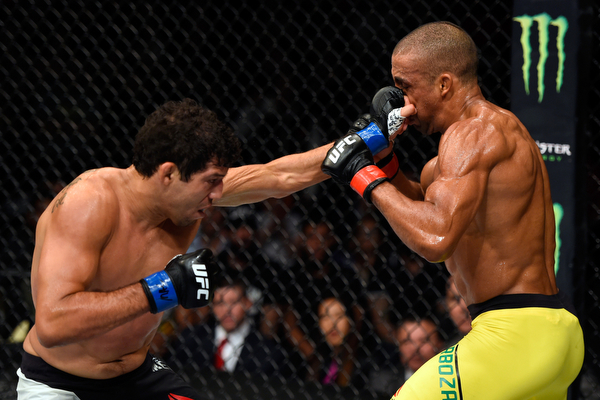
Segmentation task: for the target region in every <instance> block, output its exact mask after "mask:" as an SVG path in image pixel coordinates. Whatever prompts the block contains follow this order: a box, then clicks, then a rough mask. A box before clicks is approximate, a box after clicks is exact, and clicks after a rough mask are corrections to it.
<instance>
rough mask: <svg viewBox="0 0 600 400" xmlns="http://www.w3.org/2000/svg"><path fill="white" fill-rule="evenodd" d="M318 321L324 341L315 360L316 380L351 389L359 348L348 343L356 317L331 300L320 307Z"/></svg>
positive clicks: (318, 344)
mask: <svg viewBox="0 0 600 400" xmlns="http://www.w3.org/2000/svg"><path fill="white" fill-rule="evenodd" d="M318 318H319V332H320V334H321V338H322V340H320V341H319V342H318V343H317V354H316V356H315V357H312V359H311V360H312V362H311V369H312V373H313V378H314V379H315V380H318V381H319V382H321V383H322V384H323V385H336V384H337V385H339V386H348V384H349V383H350V381H351V378H352V375H353V374H354V372H355V369H356V365H355V357H356V354H355V352H356V348H355V346H353V345H352V344H350V343H348V339H349V338H350V337H351V335H352V334H353V331H354V323H353V320H352V317H351V316H350V315H348V310H347V309H346V306H344V304H343V303H342V302H341V301H339V300H338V299H336V298H335V297H328V298H326V299H324V300H323V301H321V302H320V304H319V307H318Z"/></svg>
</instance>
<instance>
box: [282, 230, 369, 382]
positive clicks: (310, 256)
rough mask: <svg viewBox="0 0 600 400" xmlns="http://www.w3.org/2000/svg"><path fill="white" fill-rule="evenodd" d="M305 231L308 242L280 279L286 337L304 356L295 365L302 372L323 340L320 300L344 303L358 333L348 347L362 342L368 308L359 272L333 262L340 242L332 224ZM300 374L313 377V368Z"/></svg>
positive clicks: (303, 245) (300, 248) (350, 340)
mask: <svg viewBox="0 0 600 400" xmlns="http://www.w3.org/2000/svg"><path fill="white" fill-rule="evenodd" d="M303 232H304V235H305V238H306V239H305V240H304V242H302V243H301V245H300V246H299V247H298V251H297V254H296V257H295V260H294V262H293V263H292V264H291V265H290V266H289V267H288V268H287V269H286V273H287V274H288V275H287V276H286V277H283V276H282V277H280V279H279V281H280V283H281V284H282V288H281V291H282V292H284V293H285V294H286V297H287V302H288V303H287V307H286V309H285V316H284V318H285V323H284V326H285V328H286V330H287V332H286V337H287V338H288V340H289V342H290V344H291V345H292V347H293V348H294V349H295V350H296V351H297V353H298V354H299V355H300V356H301V359H302V360H298V362H296V363H295V364H296V366H297V367H298V368H300V369H304V368H306V367H308V366H309V365H310V363H311V359H312V358H313V357H315V350H316V343H318V341H319V337H320V333H319V325H318V318H317V316H318V307H319V304H320V302H321V300H323V299H326V298H329V297H335V298H337V299H338V300H339V301H341V302H342V303H343V304H344V306H345V307H346V310H347V311H348V313H349V315H350V316H351V318H352V322H353V325H354V327H355V329H354V331H355V332H356V333H357V334H356V335H353V337H351V338H348V344H349V345H350V346H354V347H356V346H357V345H358V340H359V339H360V335H359V332H361V329H362V322H363V317H364V309H365V301H364V296H363V289H362V285H361V283H360V280H359V279H358V278H357V276H356V273H355V272H354V271H353V270H352V269H350V268H345V267H342V266H340V265H339V264H338V263H337V262H335V260H334V252H335V251H336V245H337V243H336V238H335V236H334V234H333V232H332V230H331V227H330V226H329V224H328V223H327V222H320V223H318V224H316V225H314V224H313V223H311V222H308V223H306V225H305V226H304V229H303ZM299 373H300V374H304V373H306V374H308V376H311V375H312V374H311V371H310V368H306V372H302V371H299Z"/></svg>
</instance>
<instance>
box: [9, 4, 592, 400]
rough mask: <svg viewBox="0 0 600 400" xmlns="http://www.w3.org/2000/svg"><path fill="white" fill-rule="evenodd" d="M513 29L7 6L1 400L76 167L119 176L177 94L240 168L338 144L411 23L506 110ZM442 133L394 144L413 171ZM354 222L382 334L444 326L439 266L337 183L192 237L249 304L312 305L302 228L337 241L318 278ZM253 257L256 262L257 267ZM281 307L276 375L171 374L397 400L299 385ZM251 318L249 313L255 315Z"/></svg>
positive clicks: (586, 254)
mask: <svg viewBox="0 0 600 400" xmlns="http://www.w3.org/2000/svg"><path fill="white" fill-rule="evenodd" d="M248 3H250V2H248ZM579 7H580V15H581V18H580V28H581V30H582V34H581V48H582V49H583V51H582V52H581V55H580V59H579V87H578V98H577V105H578V107H577V110H578V112H577V114H578V120H577V149H578V152H577V160H576V162H577V166H576V169H577V174H576V178H575V184H576V202H577V210H578V214H577V217H576V223H577V228H576V236H577V238H576V243H577V256H576V257H575V265H574V270H573V293H574V300H575V303H576V306H577V309H578V312H579V314H580V317H581V323H582V326H583V329H584V332H585V337H586V344H587V351H586V359H585V365H584V370H583V372H582V375H581V377H580V379H579V380H578V383H577V385H575V386H574V388H573V390H572V394H571V397H572V398H586V399H591V398H595V399H597V398H600V395H598V392H600V359H599V357H600V338H599V329H600V299H599V297H600V272H599V268H600V206H599V205H600V161H599V160H600V135H599V134H598V133H599V131H600V44H599V42H600V41H599V30H600V29H599V28H600V16H599V12H600V6H599V4H598V2H597V1H592V0H589V1H587V0H580V1H579ZM511 17H512V2H511V1H467V0H465V1H459V0H448V1H441V0H440V1H402V0H401V1H394V2H388V1H373V2H371V1H355V2H352V1H327V0H320V1H302V2H299V1H298V2H276V1H267V2H264V1H263V2H255V3H254V4H253V5H251V4H247V3H245V2H239V1H230V0H221V1H219V2H192V1H190V2H185V1H177V0H175V1H169V2H158V1H155V2H137V1H132V2H116V1H114V2H113V1H95V2H84V1H66V0H65V1H32V0H30V1H18V2H17V1H3V2H2V3H1V4H0V50H1V54H0V59H1V62H0V112H1V115H0V135H1V142H2V146H1V147H0V179H1V187H0V206H1V211H0V226H1V236H0V246H1V249H2V251H1V255H0V341H1V342H0V343H1V350H0V399H12V398H14V397H15V394H14V387H15V384H16V379H15V370H16V369H17V367H18V364H19V362H20V353H19V351H20V348H21V344H20V343H19V342H20V341H21V340H22V337H23V333H24V332H26V331H27V329H28V327H29V326H30V324H31V323H32V322H33V320H34V312H33V308H32V302H31V295H30V290H29V269H30V263H31V253H32V249H33V237H34V228H35V222H36V219H37V215H39V213H40V212H41V210H43V207H44V205H45V204H47V202H48V199H49V198H51V197H52V196H53V195H54V193H56V192H57V191H58V190H60V188H61V187H62V186H63V185H64V184H66V183H68V182H70V181H71V180H72V179H73V178H74V177H75V176H77V175H78V174H79V173H81V172H83V171H85V170H88V169H90V168H97V167H101V166H115V167H126V166H128V165H129V164H130V160H131V158H130V155H131V150H132V143H133V138H134V135H135V133H136V132H137V129H138V128H139V127H140V126H141V125H142V124H143V122H144V119H145V117H146V116H147V115H148V114H149V113H150V112H151V111H153V110H154V109H155V108H156V107H157V106H158V105H160V104H162V103H164V102H165V101H167V100H179V99H182V98H186V97H189V98H192V99H195V100H197V101H198V102H200V103H203V104H204V105H206V106H207V107H208V108H210V109H212V110H214V111H216V112H217V113H218V115H219V116H220V117H221V118H222V119H223V120H225V121H226V122H227V123H228V124H230V125H231V126H232V127H233V128H234V129H235V131H236V132H237V134H238V136H239V138H240V139H241V141H242V143H243V146H244V151H243V163H263V162H268V161H270V160H272V159H274V158H276V157H279V156H283V155H286V154H289V153H293V152H299V151H304V150H308V149H311V148H313V147H315V146H318V145H321V144H325V143H327V142H328V141H331V140H333V139H335V138H337V137H338V136H339V135H340V134H342V133H344V132H345V131H346V129H347V127H348V125H349V124H350V122H351V121H353V120H354V119H355V118H356V117H357V116H358V115H359V114H360V113H362V112H365V111H366V110H367V109H368V106H369V102H370V99H371V97H372V95H373V94H374V93H375V92H376V90H377V89H378V88H380V87H382V86H385V85H390V84H392V81H391V79H390V72H389V70H390V54H391V51H392V49H393V46H394V45H395V43H396V42H397V41H398V40H399V39H400V38H401V37H402V36H403V35H405V34H406V33H407V32H409V31H410V30H412V29H414V28H416V27H417V26H419V25H421V24H422V23H426V22H430V21H436V20H448V21H452V22H454V23H457V24H459V25H460V26H462V27H463V28H465V29H466V30H467V31H468V32H469V33H470V34H471V35H472V36H473V38H474V40H475V42H476V44H477V46H478V48H479V49H480V52H481V62H480V70H479V75H480V81H481V85H482V87H483V91H484V94H485V95H486V96H487V97H488V98H489V99H490V100H491V101H493V102H494V103H496V104H498V105H500V106H502V107H506V108H509V109H510V108H511V96H510V87H511V78H512V76H511V73H510V66H511V35H512V26H513V25H512V24H513V21H512V19H511ZM547 118H552V115H548V116H547ZM438 139H439V138H436V137H431V138H424V137H422V136H421V135H420V134H417V133H415V132H409V133H407V134H405V135H404V136H403V137H402V138H401V139H399V140H398V141H397V144H396V149H397V150H398V152H399V154H401V155H402V156H401V157H400V158H401V160H402V169H403V170H404V171H405V172H406V173H407V174H418V172H419V171H420V169H421V168H422V167H423V165H424V163H425V162H426V160H428V159H429V158H431V157H432V156H434V155H435V154H436V145H437V140H438ZM365 215H371V216H373V217H374V218H375V219H376V220H377V221H378V222H379V223H380V224H381V227H382V235H383V236H382V238H381V239H379V240H377V241H376V243H372V244H373V246H374V248H375V249H376V250H374V251H377V252H378V254H379V255H380V258H381V259H382V262H383V264H384V266H385V267H386V268H384V270H386V271H387V272H386V273H387V275H385V276H386V278H385V279H387V280H388V282H386V283H391V284H392V286H396V288H397V293H395V294H392V295H391V296H392V297H393V296H396V297H395V298H396V299H397V301H396V303H395V305H394V306H393V307H392V308H391V309H390V310H389V311H390V312H389V314H390V322H391V323H395V322H398V321H400V320H402V319H403V318H406V317H410V316H417V317H418V316H423V315H428V316H432V317H433V318H434V319H436V321H437V322H439V323H440V326H443V325H444V323H445V321H444V313H443V311H440V308H439V305H438V304H437V302H436V299H441V298H442V297H443V291H444V281H445V278H446V274H445V272H444V269H443V267H442V266H441V265H431V264H428V263H425V262H423V260H420V259H419V258H418V257H415V256H414V255H412V254H408V255H406V249H405V248H404V246H403V245H402V243H400V242H399V241H398V240H397V239H396V238H395V235H394V234H393V232H392V231H391V230H390V229H389V227H388V226H387V225H386V224H385V221H384V220H383V218H382V217H381V216H380V214H378V213H377V211H376V210H374V209H370V208H368V207H366V206H365V205H364V204H363V202H362V200H361V199H360V198H358V197H357V196H355V195H354V194H353V193H350V192H349V191H348V190H344V189H342V188H340V187H339V186H338V185H336V184H335V183H333V182H325V183H322V184H320V185H317V186H316V187H314V188H310V189H307V190H305V191H303V192H301V193H297V194H294V195H293V196H290V197H289V198H286V199H282V200H277V201H268V202H264V203H262V204H256V205H252V206H251V207H247V208H242V209H240V210H228V209H225V210H215V212H214V213H213V215H212V216H211V218H210V219H208V220H207V221H206V223H203V226H202V235H203V236H202V237H200V238H199V240H200V241H201V242H203V243H210V244H209V245H210V246H211V247H212V248H214V249H215V250H217V251H223V252H225V253H223V254H229V256H230V257H229V258H232V257H237V258H238V259H244V261H245V262H246V263H247V264H248V266H247V268H246V272H245V273H244V276H245V279H246V280H247V283H249V284H250V285H251V286H252V287H254V288H255V290H256V291H258V292H260V290H261V289H262V292H260V293H262V295H260V296H259V300H261V301H262V304H263V305H264V306H268V305H270V304H279V302H283V303H285V302H286V301H287V302H288V303H292V302H294V304H297V302H298V301H300V302H302V301H305V302H306V304H307V305H308V304H309V302H310V301H315V300H316V298H308V295H304V294H303V293H305V292H308V290H307V288H305V287H300V286H301V285H302V284H301V283H300V282H303V280H302V277H301V272H302V270H301V268H302V267H306V268H307V269H310V268H311V265H312V264H311V263H312V262H313V260H312V258H310V257H304V256H300V255H302V254H304V253H303V252H302V249H303V247H304V244H305V243H306V242H307V240H306V239H307V237H306V234H307V233H306V232H307V231H306V230H305V229H302V228H299V227H305V226H308V228H307V229H310V228H311V227H312V228H314V227H315V226H316V225H317V224H319V223H321V222H326V224H327V226H328V228H329V229H331V237H332V238H333V240H331V241H329V240H326V239H327V238H322V240H321V242H323V243H327V246H328V248H327V250H326V252H325V254H326V257H324V258H323V259H322V260H321V261H317V262H316V266H317V268H322V267H323V265H322V264H324V263H332V262H334V261H335V260H337V259H338V258H340V259H343V258H344V257H346V258H348V257H353V256H360V255H364V252H363V253H361V251H362V250H360V245H361V244H364V242H361V240H360V239H359V238H358V237H357V236H356V235H355V229H356V228H357V227H360V226H361V224H362V222H361V221H363V220H362V218H363V217H364V216H365ZM273 216H274V220H275V222H276V223H275V225H271V226H267V225H266V224H267V222H268V221H267V220H268V217H273ZM240 226H248V227H250V228H251V229H253V230H254V232H253V236H252V242H253V244H255V246H254V248H253V251H250V250H248V248H246V249H238V250H234V249H235V248H236V247H235V246H234V245H231V244H230V242H228V241H226V239H227V238H231V237H232V236H233V234H234V233H235V232H236V230H238V229H239V228H240ZM282 227H285V229H283V228H282ZM236 252H237V253H236ZM234 253H235V254H234ZM257 254H258V255H260V257H257V258H253V256H255V255H257ZM397 254H404V258H402V257H399V256H397ZM280 259H281V260H280ZM411 259H412V262H413V263H415V262H416V263H417V264H418V266H419V274H418V276H411V275H406V274H404V275H403V274H402V273H400V272H398V271H400V270H402V268H401V267H402V266H404V265H405V264H406V263H411ZM289 260H292V261H297V262H298V264H297V265H296V267H297V266H298V265H299V266H300V267H301V268H300V269H298V268H296V269H295V270H293V271H292V273H290V271H289V269H290V268H291V267H290V266H289V265H288V264H289V263H288V264H286V261H289ZM407 260H408V261H407ZM238 261H239V260H238ZM309 264H311V265H309ZM313 264H314V263H313ZM274 265H277V267H274ZM313 267H314V265H313ZM286 268H287V270H286ZM274 271H279V273H275V272H274ZM282 271H283V272H282ZM286 271H287V274H286V273H284V272H286ZM390 271H391V272H390ZM371 272H373V271H371ZM284 277H285V278H284ZM382 279H383V278H375V281H376V282H377V281H381V280H382ZM380 283H381V282H380ZM291 292H294V293H295V294H294V295H292V294H290V293H291ZM317 295H318V294H317ZM340 295H342V294H341V293H340ZM291 296H295V297H294V298H293V299H291V298H290V297H291ZM303 296H304V297H303ZM361 296H362V295H361ZM359 297H360V296H357V297H356V299H357V300H356V301H357V303H358V298H359ZM317 298H318V296H317ZM260 309H261V308H260V307H258V306H257V310H260ZM285 309H286V308H285V307H276V308H275V310H276V311H277V314H276V315H277V316H278V317H279V319H278V320H277V319H276V320H275V323H278V324H279V323H280V324H281V325H280V326H279V325H278V326H274V327H273V332H274V340H275V341H276V343H277V346H279V347H280V348H281V349H282V350H284V351H286V352H287V353H286V355H287V356H288V358H286V361H285V362H284V363H282V364H280V365H278V367H280V368H279V370H278V372H277V373H273V374H247V373H245V374H233V375H230V374H222V373H215V372H214V370H210V369H209V370H203V371H201V372H198V371H197V369H198V366H195V365H194V364H195V361H194V359H189V360H187V361H186V362H185V363H183V364H182V363H181V362H176V363H175V365H174V368H177V369H182V368H183V369H182V373H183V374H184V375H185V376H186V378H187V379H189V380H190V381H191V382H193V384H194V385H196V386H198V387H199V388H200V389H201V390H202V391H203V392H206V393H207V394H208V395H209V396H210V397H211V398H218V399H232V398H248V399H249V398H283V397H288V398H334V397H338V396H342V395H343V396H344V398H349V397H350V398H352V397H360V398H386V399H387V398H389V397H390V396H391V394H392V393H393V392H389V391H388V392H384V393H382V391H383V390H375V389H374V388H373V385H371V386H369V384H364V381H368V378H369V376H370V375H369V374H370V372H364V373H363V376H362V378H363V379H362V382H363V384H360V385H359V384H354V383H353V384H351V385H349V386H348V387H345V388H343V389H342V388H338V387H335V386H334V387H326V386H323V385H321V384H316V383H312V382H309V383H307V382H306V381H305V380H304V379H303V374H304V372H305V370H306V369H307V364H306V362H305V361H304V360H303V359H302V358H298V357H297V355H294V354H293V347H292V346H290V344H289V343H288V340H287V339H288V338H287V337H286V335H285V329H286V322H285V321H284V315H285ZM260 316H261V314H260V311H259V314H258V315H257V316H256V318H257V319H259V318H260ZM171 317H172V318H171V319H170V320H168V319H166V320H165V324H164V325H163V328H162V329H161V332H162V333H161V334H160V337H159V339H165V342H166V343H167V344H165V345H162V344H161V343H159V340H157V342H156V346H155V351H156V352H162V351H165V349H166V351H167V352H168V351H170V350H172V347H173V343H175V342H176V339H177V334H178V333H179V332H180V329H181V328H182V327H181V326H176V323H175V322H173V321H175V319H174V316H173V315H171ZM365 321H366V322H365V326H363V327H362V328H361V331H360V332H357V333H358V335H359V336H358V337H361V338H362V339H363V340H365V341H367V340H368V341H369V343H368V344H365V343H362V344H361V345H360V346H359V347H360V348H361V349H362V350H361V351H362V352H363V356H364V358H365V359H369V358H371V359H372V360H374V359H376V356H377V355H378V354H379V350H381V349H382V348H383V347H384V344H385V343H384V342H383V341H381V340H380V339H377V338H376V337H375V336H374V335H372V331H373V326H372V324H371V320H369V319H366V320H365ZM282 332H283V333H282ZM365 332H366V333H365ZM369 332H371V333H369ZM442 332H443V333H444V335H445V336H446V337H448V336H449V335H450V334H451V333H450V330H448V331H446V330H443V329H442ZM387 361H388V362H382V363H380V364H381V366H382V368H383V365H384V364H386V366H387V364H392V365H389V367H390V371H392V373H394V372H398V371H397V370H395V369H394V368H395V367H394V365H393V364H394V363H393V362H392V361H393V359H388V360H387ZM184 367H185V368H184ZM356 369H357V370H360V371H362V370H361V369H360V368H358V367H357V368H356ZM283 370H285V372H284V371H283ZM371 372H372V371H371ZM357 381H360V379H358V380H357ZM375 386H376V385H375Z"/></svg>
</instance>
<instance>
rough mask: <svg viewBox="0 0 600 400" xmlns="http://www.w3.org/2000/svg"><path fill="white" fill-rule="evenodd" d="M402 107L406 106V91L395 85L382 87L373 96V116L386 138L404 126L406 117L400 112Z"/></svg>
mask: <svg viewBox="0 0 600 400" xmlns="http://www.w3.org/2000/svg"><path fill="white" fill-rule="evenodd" d="M402 107H404V92H403V91H402V89H398V88H397V87H395V86H386V87H384V88H381V89H379V91H378V92H377V93H375V96H373V100H372V101H371V118H372V120H373V121H375V122H377V125H379V128H380V129H381V131H382V133H383V134H384V135H385V137H386V138H389V137H390V136H391V135H393V134H394V132H396V131H397V130H398V129H400V126H402V123H403V122H404V119H405V118H404V117H403V116H402V115H401V114H400V112H401V110H402Z"/></svg>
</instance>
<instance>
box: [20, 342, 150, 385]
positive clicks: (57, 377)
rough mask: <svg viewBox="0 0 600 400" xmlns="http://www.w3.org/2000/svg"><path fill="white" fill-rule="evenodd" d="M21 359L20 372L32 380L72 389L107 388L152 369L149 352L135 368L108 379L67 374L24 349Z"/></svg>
mask: <svg viewBox="0 0 600 400" xmlns="http://www.w3.org/2000/svg"><path fill="white" fill-rule="evenodd" d="M21 354H22V357H23V358H22V361H21V372H22V373H23V374H24V375H25V376H26V377H27V378H29V379H33V380H34V381H37V382H40V383H45V384H47V385H48V386H50V387H54V388H58V389H65V390H74V389H76V388H79V387H85V388H88V389H89V388H90V387H95V386H97V387H98V388H99V389H100V388H107V387H112V386H115V385H118V384H120V383H121V382H126V381H128V380H130V379H134V378H135V377H137V376H140V375H143V374H145V373H146V372H147V371H149V370H151V369H152V357H151V356H150V354H146V359H145V360H144V362H143V363H142V365H140V366H139V367H137V368H136V369H134V370H133V371H130V372H127V373H125V374H123V375H120V376H117V377H114V378H109V379H91V378H83V377H80V376H77V375H72V374H69V373H68V372H65V371H62V370H60V369H58V368H55V367H53V366H52V365H50V364H48V363H47V362H46V361H44V360H43V359H42V358H41V357H38V356H34V355H33V354H29V353H27V352H26V351H22V352H21Z"/></svg>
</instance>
